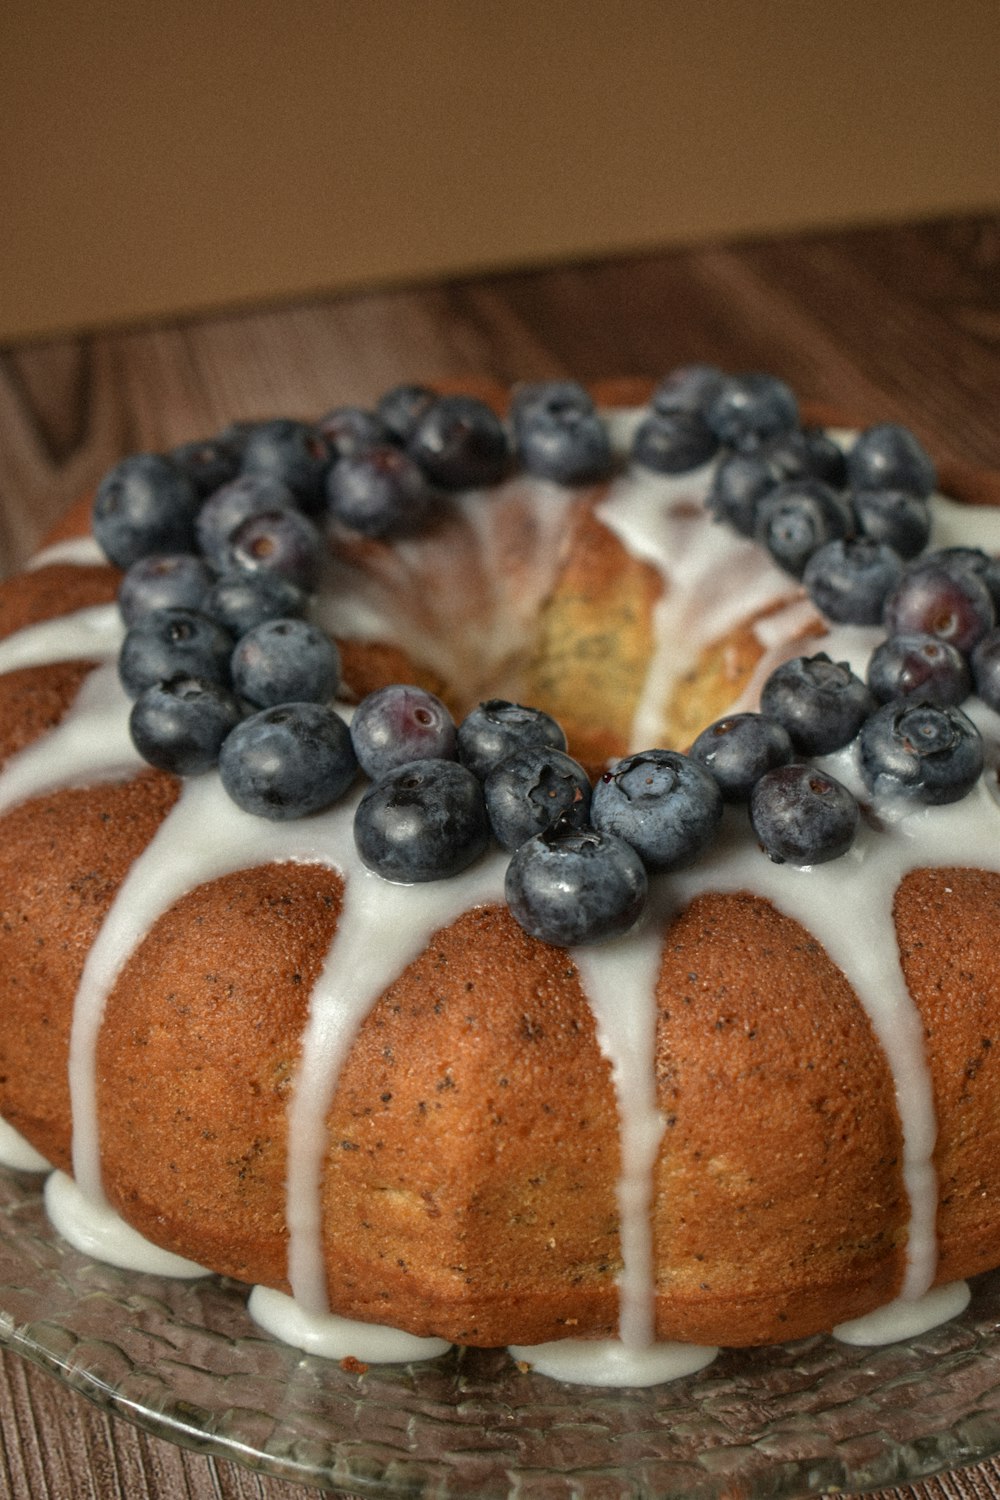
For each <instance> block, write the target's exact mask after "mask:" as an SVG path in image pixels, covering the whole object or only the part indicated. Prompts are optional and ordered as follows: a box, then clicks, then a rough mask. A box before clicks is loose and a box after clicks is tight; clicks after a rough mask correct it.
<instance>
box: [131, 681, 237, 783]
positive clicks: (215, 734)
mask: <svg viewBox="0 0 1000 1500" xmlns="http://www.w3.org/2000/svg"><path fill="white" fill-rule="evenodd" d="M239 721H240V706H239V704H238V703H237V701H236V699H235V697H234V696H233V694H232V693H231V692H230V691H229V690H228V688H225V687H223V686H222V685H221V683H218V682H210V681H209V680H208V679H207V678H205V677H187V676H183V675H182V676H178V677H171V678H170V679H169V680H168V681H166V682H155V683H153V684H152V686H151V687H148V688H144V689H143V691H142V692H141V693H140V694H139V696H138V698H137V699H136V700H135V703H134V704H133V705H132V712H131V714H130V715H129V731H130V733H131V735H132V741H133V743H134V745H135V747H136V749H137V750H138V751H139V754H140V755H141V756H142V757H143V758H144V759H145V760H148V761H149V763H150V765H153V766H157V767H158V768H159V769H160V770H161V771H172V772H173V773H174V775H176V776H200V775H201V774H202V773H203V772H204V771H208V770H211V768H212V766H214V765H215V763H216V762H217V760H218V759H219V751H220V749H221V747H222V742H223V740H224V739H225V738H226V736H227V735H228V734H229V732H230V731H231V730H232V729H234V728H235V727H236V725H237V724H238V723H239Z"/></svg>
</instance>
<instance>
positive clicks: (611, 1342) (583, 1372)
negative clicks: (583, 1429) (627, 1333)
mask: <svg viewBox="0 0 1000 1500" xmlns="http://www.w3.org/2000/svg"><path fill="white" fill-rule="evenodd" d="M718 1352H719V1351H718V1350H717V1349H708V1348H702V1347H701V1346H700V1345H699V1344H650V1345H649V1346H648V1347H647V1348H644V1349H634V1348H632V1347H630V1346H629V1345H627V1344H625V1343H623V1342H619V1341H618V1340H617V1339H557V1340H555V1341H554V1342H552V1343H551V1344H525V1345H512V1346H511V1349H510V1353H511V1356H512V1358H514V1359H516V1360H519V1361H523V1362H524V1363H525V1364H528V1365H530V1366H531V1368H532V1369H533V1370H537V1371H538V1373H539V1375H547V1376H548V1377H549V1379H550V1380H564V1381H565V1382H566V1383H567V1384H568V1385H600V1386H611V1387H615V1388H618V1389H625V1388H629V1387H631V1388H633V1389H634V1388H636V1387H638V1386H649V1385H662V1384H663V1383H664V1381H667V1380H680V1379H681V1377H682V1376H684V1375H694V1374H695V1373H696V1372H697V1371H698V1370H703V1369H704V1368H705V1366H706V1365H709V1364H711V1363H712V1360H713V1359H714V1358H715V1356H716V1355H717V1354H718Z"/></svg>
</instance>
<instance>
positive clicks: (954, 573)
mask: <svg viewBox="0 0 1000 1500" xmlns="http://www.w3.org/2000/svg"><path fill="white" fill-rule="evenodd" d="M882 618H883V623H884V625H885V628H886V630H887V631H888V633H889V634H890V635H909V634H912V633H913V632H914V631H918V632H920V633H922V634H925V635H936V636H937V637H938V639H939V640H942V641H947V642H948V643H949V644H950V645H952V646H954V647H955V648H956V650H958V651H961V652H962V653H963V654H967V653H968V652H969V651H971V650H972V648H973V646H974V645H975V644H976V642H977V641H978V640H979V638H980V636H983V635H985V634H986V632H987V631H988V630H990V629H991V628H992V626H993V624H994V622H995V618H996V616H995V611H994V608H993V600H992V598H991V597H990V592H989V589H988V588H987V587H986V584H985V583H984V582H983V581H982V579H981V578H979V577H977V575H976V574H975V573H972V572H968V571H961V570H958V569H951V570H949V568H948V567H946V566H944V565H943V564H941V563H939V562H937V561H936V554H935V553H933V552H932V553H931V554H930V556H929V557H928V558H926V559H925V560H924V561H922V562H917V563H912V564H911V565H910V567H909V568H907V570H906V572H905V573H904V574H903V577H902V580H901V582H900V583H899V585H898V586H897V587H896V588H895V589H894V590H893V591H892V593H891V594H890V595H889V597H888V599H887V600H886V603H885V611H884V613H883V617H882Z"/></svg>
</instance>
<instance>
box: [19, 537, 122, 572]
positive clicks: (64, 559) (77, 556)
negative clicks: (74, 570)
mask: <svg viewBox="0 0 1000 1500" xmlns="http://www.w3.org/2000/svg"><path fill="white" fill-rule="evenodd" d="M107 562H108V559H107V557H106V555H105V553H104V551H103V550H102V548H101V546H100V544H99V543H98V542H97V540H96V539H95V538H94V537H93V536H71V537H66V538H65V540H64V541H61V542H52V543H50V545H49V546H48V547H42V548H41V550H40V551H39V552H36V553H35V555H34V557H32V558H31V560H30V561H29V563H28V571H29V572H34V571H35V569H36V568H48V567H51V566H52V565H53V564H54V563H69V564H70V565H71V566H73V567H78V568H88V567H89V568H94V567H100V566H102V565H103V566H105V567H106V566H107Z"/></svg>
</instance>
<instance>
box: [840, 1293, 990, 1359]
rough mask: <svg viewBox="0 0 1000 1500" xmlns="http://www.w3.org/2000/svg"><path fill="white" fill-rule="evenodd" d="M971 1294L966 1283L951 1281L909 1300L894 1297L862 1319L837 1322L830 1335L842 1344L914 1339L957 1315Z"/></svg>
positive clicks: (893, 1341) (965, 1305)
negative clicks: (893, 1299) (891, 1300)
mask: <svg viewBox="0 0 1000 1500" xmlns="http://www.w3.org/2000/svg"><path fill="white" fill-rule="evenodd" d="M971 1295H972V1293H971V1292H970V1290H969V1285H968V1283H967V1282H965V1281H951V1282H949V1283H948V1285H947V1286H936V1287H934V1288H933V1290H932V1291H929V1292H925V1293H924V1295H923V1296H922V1297H915V1298H913V1299H912V1300H911V1301H907V1300H906V1298H904V1297H897V1298H896V1299H895V1301H893V1302H890V1303H888V1304H887V1305H886V1306H885V1307H880V1308H878V1310H877V1311H876V1312H873V1313H868V1314H867V1316H865V1317H863V1318H852V1319H851V1321H850V1322H849V1323H838V1324H837V1327H836V1328H835V1329H834V1330H833V1336H834V1338H835V1339H839V1340H840V1342H841V1343H842V1344H861V1345H869V1344H870V1345H874V1344H897V1343H899V1341H900V1340H901V1339H914V1338H918V1337H919V1335H920V1334H922V1333H927V1331H928V1330H929V1329H931V1328H937V1326H938V1325H939V1324H940V1323H947V1322H948V1321H949V1319H950V1318H957V1317H958V1315H959V1313H962V1312H964V1311H965V1309H966V1308H967V1307H968V1305H969V1298H970V1297H971Z"/></svg>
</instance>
